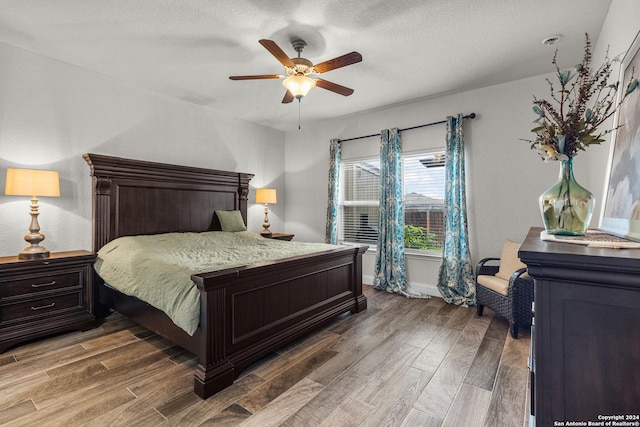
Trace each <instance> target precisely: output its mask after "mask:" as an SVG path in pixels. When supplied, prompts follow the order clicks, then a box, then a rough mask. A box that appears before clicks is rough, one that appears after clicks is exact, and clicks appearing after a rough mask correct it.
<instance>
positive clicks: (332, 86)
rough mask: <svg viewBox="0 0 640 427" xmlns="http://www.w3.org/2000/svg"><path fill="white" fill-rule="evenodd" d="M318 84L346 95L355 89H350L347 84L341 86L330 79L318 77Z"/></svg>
mask: <svg viewBox="0 0 640 427" xmlns="http://www.w3.org/2000/svg"><path fill="white" fill-rule="evenodd" d="M316 86H318V87H321V88H322V89H326V90H330V91H331V92H335V93H338V94H340V95H344V96H349V95H351V94H352V93H353V89H350V88H348V87H346V86H340V85H339V84H337V83H333V82H330V81H328V80H322V79H317V80H316Z"/></svg>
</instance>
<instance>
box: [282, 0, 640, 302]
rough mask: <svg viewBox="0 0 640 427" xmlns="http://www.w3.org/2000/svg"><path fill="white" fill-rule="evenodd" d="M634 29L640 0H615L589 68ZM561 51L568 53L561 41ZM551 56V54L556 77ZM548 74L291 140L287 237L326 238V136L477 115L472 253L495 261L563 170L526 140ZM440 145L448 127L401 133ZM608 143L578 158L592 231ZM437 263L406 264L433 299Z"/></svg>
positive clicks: (364, 146)
mask: <svg viewBox="0 0 640 427" xmlns="http://www.w3.org/2000/svg"><path fill="white" fill-rule="evenodd" d="M638 29H640V2H638V1H637V0H614V1H613V2H612V4H611V8H610V11H609V13H608V15H607V18H606V21H605V24H604V26H603V29H602V33H601V35H600V37H599V38H598V40H597V41H594V46H595V48H594V62H593V63H594V64H598V65H599V64H600V62H601V61H602V59H603V57H604V51H605V50H606V47H607V45H610V52H611V54H610V57H613V56H615V55H617V54H618V53H620V52H622V51H624V50H625V49H627V48H628V47H629V45H630V44H631V42H632V40H633V37H634V36H635V34H636V33H637V31H638ZM558 48H559V49H561V48H562V46H561V44H560V45H558ZM552 55H553V50H550V52H549V69H550V71H551V70H552V68H551V67H552V65H551V58H552ZM546 77H553V76H551V75H547V76H538V77H533V78H528V79H524V80H519V81H514V82H510V83H506V84H501V85H496V86H491V87H486V88H482V89H477V90H472V91H468V92H463V93H459V94H454V95H449V96H443V97H439V98H434V99H426V100H422V101H417V102H414V103H412V104H407V105H400V106H392V107H388V108H384V109H380V110H377V111H370V112H366V113H363V114H358V115H353V116H350V117H342V118H339V119H336V120H332V121H329V122H326V123H322V124H317V125H310V126H306V127H305V128H304V129H302V130H301V131H298V132H289V133H287V143H286V174H285V179H286V182H287V200H288V204H287V209H286V212H285V214H286V223H285V228H286V230H287V232H290V233H295V234H296V236H297V238H298V239H301V240H310V241H322V240H323V239H324V227H325V212H326V201H327V168H328V142H329V139H331V138H349V137H354V136H360V135H367V134H371V133H375V132H378V131H379V130H380V129H383V128H388V127H399V128H403V127H410V126H414V125H418V124H422V123H427V122H432V121H438V120H442V119H444V118H445V116H447V115H454V114H456V113H458V112H462V113H464V114H468V113H471V112H475V113H476V114H477V115H478V117H477V118H476V119H475V120H471V121H467V122H465V128H464V132H465V144H466V155H467V182H468V187H467V208H468V214H469V237H470V240H471V246H470V247H471V255H472V257H473V261H474V263H475V262H476V261H477V260H478V259H480V258H483V257H486V256H499V255H500V251H501V247H502V243H503V242H504V241H505V240H507V239H509V240H514V241H521V240H522V239H523V238H524V236H525V235H526V233H527V231H528V230H529V228H530V227H531V226H542V221H541V219H540V213H539V210H538V202H537V200H538V197H539V195H540V194H541V193H542V192H543V191H544V190H546V189H547V188H548V187H549V186H551V185H552V184H553V183H554V182H555V180H556V178H557V174H558V165H557V164H555V163H543V162H541V161H540V158H539V157H538V156H537V154H536V153H535V152H533V151H532V150H530V148H529V145H528V144H527V143H526V142H524V141H521V139H522V138H525V139H528V138H532V135H533V134H531V133H530V129H531V128H532V127H533V124H532V120H533V119H534V118H535V116H534V115H533V113H532V111H531V107H532V104H531V101H532V96H533V95H534V94H535V95H537V96H539V97H542V98H545V97H548V94H549V87H548V85H547V83H546V81H545V78H546ZM341 101H342V100H341ZM303 102H304V101H303ZM346 102H348V101H346ZM303 111H304V109H303ZM444 138H445V127H444V125H437V126H434V127H429V128H425V129H420V130H415V131H409V132H404V133H403V134H402V139H403V145H404V147H405V148H406V149H407V150H413V149H416V148H418V147H419V148H432V147H442V146H444ZM603 145H604V146H603V147H593V148H592V149H590V151H589V152H587V153H581V154H580V156H579V157H578V158H577V160H576V162H575V176H576V179H577V180H578V182H580V183H582V184H583V186H585V187H587V188H588V189H589V190H591V191H592V192H593V193H594V194H595V195H596V198H597V205H596V211H595V212H594V221H593V222H592V226H596V225H597V219H598V218H597V217H598V215H599V212H600V202H601V200H602V192H603V187H604V180H605V173H606V163H607V156H608V154H607V153H608V144H603ZM377 147H378V140H377V139H376V138H371V139H366V140H362V141H354V142H346V143H345V144H344V149H343V153H345V154H346V155H347V156H358V155H365V154H368V153H370V152H371V151H372V150H373V152H375V151H376V150H377ZM374 256H375V255H374V254H373V253H371V251H370V252H368V253H367V254H366V255H365V262H364V275H365V278H367V276H369V277H371V276H372V274H373V268H374V261H373V259H374ZM439 264H440V260H439V259H434V258H426V257H425V258H411V257H408V259H407V268H408V279H409V281H410V284H411V285H412V287H413V288H414V289H417V290H426V291H427V292H433V294H437V293H436V292H435V284H436V283H437V275H438V267H439Z"/></svg>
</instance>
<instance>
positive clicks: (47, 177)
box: [4, 168, 60, 197]
mask: <svg viewBox="0 0 640 427" xmlns="http://www.w3.org/2000/svg"><path fill="white" fill-rule="evenodd" d="M4 194H6V195H7V196H36V197H38V196H49V197H60V178H59V176H58V172H55V171H42V170H33V169H11V168H10V169H7V183H6V185H5V189H4Z"/></svg>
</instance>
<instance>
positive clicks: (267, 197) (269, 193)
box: [256, 188, 277, 237]
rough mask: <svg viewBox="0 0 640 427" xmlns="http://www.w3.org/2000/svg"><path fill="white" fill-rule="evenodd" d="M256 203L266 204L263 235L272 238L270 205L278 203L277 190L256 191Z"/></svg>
mask: <svg viewBox="0 0 640 427" xmlns="http://www.w3.org/2000/svg"><path fill="white" fill-rule="evenodd" d="M256 203H264V222H263V223H262V231H261V232H260V234H261V235H263V236H267V237H270V236H271V231H270V230H269V226H271V224H269V203H272V204H275V203H277V198H276V189H275V188H258V189H257V190H256Z"/></svg>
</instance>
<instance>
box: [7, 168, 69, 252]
mask: <svg viewBox="0 0 640 427" xmlns="http://www.w3.org/2000/svg"><path fill="white" fill-rule="evenodd" d="M4 194H6V195H7V196H31V224H30V225H29V234H27V235H25V236H24V240H26V241H27V242H28V243H29V244H30V245H31V246H28V247H26V248H25V249H24V250H23V251H22V252H20V253H19V254H18V258H19V259H38V258H47V257H48V256H49V251H48V250H47V248H45V247H44V246H40V242H42V241H43V240H44V234H42V233H40V224H38V214H39V212H38V196H47V197H59V196H60V178H59V176H58V172H55V171H43V170H33V169H11V168H9V169H7V182H6V186H5V190H4Z"/></svg>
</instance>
